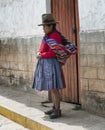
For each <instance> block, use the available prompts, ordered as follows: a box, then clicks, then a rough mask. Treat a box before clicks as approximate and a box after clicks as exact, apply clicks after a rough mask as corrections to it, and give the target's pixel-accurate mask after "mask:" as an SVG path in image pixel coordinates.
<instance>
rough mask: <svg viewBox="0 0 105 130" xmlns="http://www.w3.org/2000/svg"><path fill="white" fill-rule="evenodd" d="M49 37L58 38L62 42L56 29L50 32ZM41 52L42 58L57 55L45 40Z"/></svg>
mask: <svg viewBox="0 0 105 130" xmlns="http://www.w3.org/2000/svg"><path fill="white" fill-rule="evenodd" d="M47 37H48V38H51V39H54V40H56V41H57V42H58V43H62V39H61V36H60V34H59V33H57V32H55V31H54V32H52V33H50V34H48V35H47ZM39 52H40V53H41V56H42V58H54V57H55V56H56V54H55V53H54V52H53V51H52V50H51V48H50V47H49V46H48V45H47V44H46V43H44V42H43V41H42V43H41V45H40V49H39Z"/></svg>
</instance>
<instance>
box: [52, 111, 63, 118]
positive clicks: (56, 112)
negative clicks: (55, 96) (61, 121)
mask: <svg viewBox="0 0 105 130" xmlns="http://www.w3.org/2000/svg"><path fill="white" fill-rule="evenodd" d="M59 117H61V110H56V109H55V110H54V111H53V112H52V113H51V114H50V119H55V118H59Z"/></svg>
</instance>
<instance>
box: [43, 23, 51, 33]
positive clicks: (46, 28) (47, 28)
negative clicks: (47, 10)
mask: <svg viewBox="0 0 105 130" xmlns="http://www.w3.org/2000/svg"><path fill="white" fill-rule="evenodd" d="M52 27H53V26H52V25H43V30H44V33H45V34H48V33H50V32H52Z"/></svg>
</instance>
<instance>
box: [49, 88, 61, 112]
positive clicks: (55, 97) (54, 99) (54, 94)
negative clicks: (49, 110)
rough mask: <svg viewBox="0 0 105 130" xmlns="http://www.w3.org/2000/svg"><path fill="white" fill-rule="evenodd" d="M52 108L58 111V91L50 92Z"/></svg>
mask: <svg viewBox="0 0 105 130" xmlns="http://www.w3.org/2000/svg"><path fill="white" fill-rule="evenodd" d="M51 96H52V102H53V106H54V108H55V109H56V110H60V94H59V90H58V89H54V90H51Z"/></svg>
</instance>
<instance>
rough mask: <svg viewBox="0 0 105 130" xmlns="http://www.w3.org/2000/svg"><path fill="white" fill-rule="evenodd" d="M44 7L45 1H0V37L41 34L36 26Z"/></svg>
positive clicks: (44, 10) (44, 11)
mask: <svg viewBox="0 0 105 130" xmlns="http://www.w3.org/2000/svg"><path fill="white" fill-rule="evenodd" d="M47 3H48V4H50V2H49V0H47ZM46 5H47V4H46V0H0V37H11V36H12V37H16V36H29V35H41V34H43V31H42V28H41V27H38V26H37V25H38V24H39V23H41V21H42V20H41V15H42V14H43V13H46V11H47V10H49V8H47V9H46Z"/></svg>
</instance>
